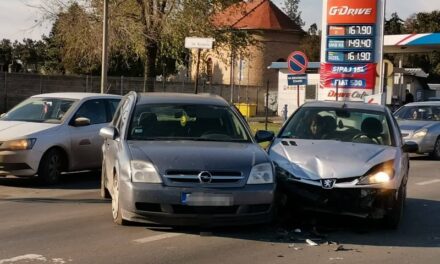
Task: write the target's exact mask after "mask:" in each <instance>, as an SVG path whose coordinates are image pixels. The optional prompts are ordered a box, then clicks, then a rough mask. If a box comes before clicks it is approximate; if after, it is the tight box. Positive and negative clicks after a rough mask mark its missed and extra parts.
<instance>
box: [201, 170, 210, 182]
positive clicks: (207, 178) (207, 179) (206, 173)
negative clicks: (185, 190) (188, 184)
mask: <svg viewBox="0 0 440 264" xmlns="http://www.w3.org/2000/svg"><path fill="white" fill-rule="evenodd" d="M197 176H198V177H199V180H200V182H201V183H211V181H212V175H211V173H209V171H202V172H200V173H199V175H197Z"/></svg>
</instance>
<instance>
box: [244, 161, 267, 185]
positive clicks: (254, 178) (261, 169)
mask: <svg viewBox="0 0 440 264" xmlns="http://www.w3.org/2000/svg"><path fill="white" fill-rule="evenodd" d="M268 183H273V169H272V164H270V163H262V164H258V165H255V166H254V167H252V170H251V173H250V175H249V179H248V181H247V184H268Z"/></svg>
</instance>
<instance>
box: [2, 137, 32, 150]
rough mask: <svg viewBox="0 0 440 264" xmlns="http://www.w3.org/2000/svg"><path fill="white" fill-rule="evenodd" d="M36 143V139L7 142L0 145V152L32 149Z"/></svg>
mask: <svg viewBox="0 0 440 264" xmlns="http://www.w3.org/2000/svg"><path fill="white" fill-rule="evenodd" d="M36 141H37V139H36V138H28V139H16V140H9V141H5V142H3V144H1V145H0V150H28V149H32V148H33V147H34V145H35V142H36Z"/></svg>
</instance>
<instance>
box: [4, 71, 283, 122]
mask: <svg viewBox="0 0 440 264" xmlns="http://www.w3.org/2000/svg"><path fill="white" fill-rule="evenodd" d="M100 80H101V79H100V76H90V75H87V76H66V75H39V74H27V73H0V111H1V112H2V113H3V112H6V111H8V110H9V109H11V108H12V107H14V106H15V105H16V104H18V103H19V102H21V101H23V100H24V99H26V98H28V97H30V96H32V95H36V94H42V93H56V92H95V93H99V92H100V87H101V84H100ZM148 85H152V86H153V87H154V91H155V92H175V93H193V92H194V83H192V82H185V81H183V82H169V81H153V82H150V83H148ZM144 87H145V82H144V78H142V77H123V76H121V77H108V85H107V91H105V92H106V93H111V94H121V95H124V94H126V93H128V92H129V91H136V92H143V91H144ZM271 88H272V87H271ZM273 88H274V89H276V87H273ZM270 90H272V89H270ZM198 92H199V93H211V94H216V95H219V96H221V97H223V98H225V99H226V100H227V101H232V102H234V103H237V102H239V103H247V104H256V108H257V113H258V114H263V113H264V111H265V94H266V87H265V86H263V85H261V86H244V85H241V86H238V85H235V87H234V89H233V92H232V95H233V96H232V97H231V87H230V86H229V85H220V84H215V85H214V84H207V83H205V82H202V83H199V88H198Z"/></svg>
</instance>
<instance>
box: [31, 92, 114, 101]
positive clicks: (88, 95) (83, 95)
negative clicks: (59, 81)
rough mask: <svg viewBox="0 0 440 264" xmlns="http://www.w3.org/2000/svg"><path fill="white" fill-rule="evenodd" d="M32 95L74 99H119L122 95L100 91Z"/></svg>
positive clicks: (35, 96)
mask: <svg viewBox="0 0 440 264" xmlns="http://www.w3.org/2000/svg"><path fill="white" fill-rule="evenodd" d="M32 97H34V98H41V97H45V98H47V97H49V98H64V99H75V100H82V99H86V98H88V99H100V98H107V99H108V98H114V99H121V98H122V96H120V95H116V94H100V93H46V94H38V95H34V96H32Z"/></svg>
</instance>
